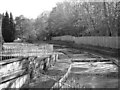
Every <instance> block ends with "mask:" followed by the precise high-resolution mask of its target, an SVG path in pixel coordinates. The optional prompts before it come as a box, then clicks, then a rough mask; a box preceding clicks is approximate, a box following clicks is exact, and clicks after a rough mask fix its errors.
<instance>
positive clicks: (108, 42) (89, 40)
mask: <svg viewBox="0 0 120 90" xmlns="http://www.w3.org/2000/svg"><path fill="white" fill-rule="evenodd" d="M52 39H53V40H62V41H74V42H75V43H76V44H87V45H93V46H101V47H109V48H120V46H119V44H120V42H119V39H120V37H97V36H96V37H95V36H94V37H93V36H91V37H72V36H61V37H53V38H52Z"/></svg>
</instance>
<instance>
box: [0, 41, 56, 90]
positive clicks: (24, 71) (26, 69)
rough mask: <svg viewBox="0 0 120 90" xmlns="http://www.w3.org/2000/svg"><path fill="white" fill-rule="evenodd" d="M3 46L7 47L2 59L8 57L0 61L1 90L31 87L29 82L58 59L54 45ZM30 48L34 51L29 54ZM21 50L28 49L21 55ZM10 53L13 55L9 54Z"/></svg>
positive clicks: (16, 44)
mask: <svg viewBox="0 0 120 90" xmlns="http://www.w3.org/2000/svg"><path fill="white" fill-rule="evenodd" d="M3 46H4V47H5V49H4V54H0V57H1V58H2V57H6V59H0V90H1V89H2V90H4V88H21V87H22V86H23V85H27V86H29V82H30V81H31V80H32V79H33V78H35V77H37V75H39V74H40V70H41V71H44V69H48V68H49V67H51V66H52V65H54V62H55V61H56V60H57V58H58V57H57V54H58V53H55V52H53V45H46V46H34V45H33V44H26V45H25V44H22V43H21V44H20V43H5V44H4V45H3ZM7 48H9V50H7ZM30 48H31V49H32V50H31V51H30V52H28V51H29V49H30ZM10 49H11V50H12V51H10ZM19 49H21V50H22V51H23V50H24V49H26V51H23V52H22V54H20V53H21V52H17V51H19ZM36 50H38V51H36ZM40 50H42V51H40ZM46 50H47V51H46ZM9 51H10V52H11V54H9V53H7V52H9ZM16 53H18V55H16ZM23 53H24V54H23ZM12 56H14V57H12ZM7 57H11V59H7Z"/></svg>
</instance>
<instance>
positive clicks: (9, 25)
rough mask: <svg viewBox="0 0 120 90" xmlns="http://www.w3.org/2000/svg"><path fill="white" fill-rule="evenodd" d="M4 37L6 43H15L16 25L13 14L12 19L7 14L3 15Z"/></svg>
mask: <svg viewBox="0 0 120 90" xmlns="http://www.w3.org/2000/svg"><path fill="white" fill-rule="evenodd" d="M2 36H3V39H4V41H5V42H13V41H14V39H15V24H14V21H13V16H12V13H10V17H9V15H8V13H7V12H6V13H5V15H4V14H3V15H2Z"/></svg>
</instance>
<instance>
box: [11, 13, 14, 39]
mask: <svg viewBox="0 0 120 90" xmlns="http://www.w3.org/2000/svg"><path fill="white" fill-rule="evenodd" d="M10 29H11V30H10V31H11V40H14V39H15V24H14V21H13V16H12V13H10Z"/></svg>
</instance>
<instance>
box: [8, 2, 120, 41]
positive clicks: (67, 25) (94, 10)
mask: <svg viewBox="0 0 120 90" xmlns="http://www.w3.org/2000/svg"><path fill="white" fill-rule="evenodd" d="M7 17H8V16H7ZM119 18H120V2H117V0H114V1H113V2H106V0H101V2H85V1H84V0H66V1H64V2H59V3H57V5H56V7H54V8H53V9H52V11H51V12H43V13H42V14H40V15H39V16H38V17H37V18H36V19H28V18H26V17H24V16H23V15H21V16H18V17H16V18H15V22H16V37H20V38H25V39H26V40H28V41H34V40H41V39H42V40H43V39H46V38H48V39H49V38H50V37H53V36H60V35H73V36H118V34H120V33H119V30H120V29H119V28H120V25H118V24H119V22H120V19H119ZM13 30H14V29H13Z"/></svg>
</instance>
